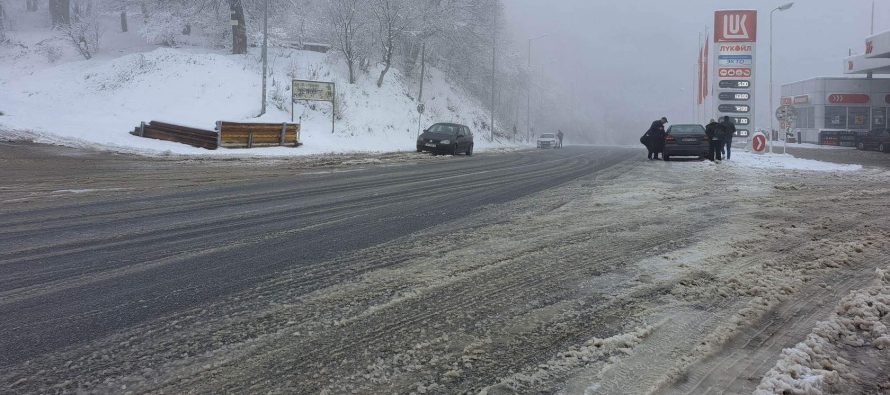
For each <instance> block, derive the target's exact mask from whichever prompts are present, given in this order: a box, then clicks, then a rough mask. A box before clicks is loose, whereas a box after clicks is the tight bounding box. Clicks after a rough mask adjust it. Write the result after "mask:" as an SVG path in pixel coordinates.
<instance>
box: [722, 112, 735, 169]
mask: <svg viewBox="0 0 890 395" xmlns="http://www.w3.org/2000/svg"><path fill="white" fill-rule="evenodd" d="M720 126H722V131H723V135H722V136H720V137H721V138H720V140H721V141H722V142H723V148H724V149H725V150H726V160H729V157H730V156H731V155H732V138H733V136H735V124H734V123H732V119H730V118H729V117H728V116H727V117H723V122H722V123H720Z"/></svg>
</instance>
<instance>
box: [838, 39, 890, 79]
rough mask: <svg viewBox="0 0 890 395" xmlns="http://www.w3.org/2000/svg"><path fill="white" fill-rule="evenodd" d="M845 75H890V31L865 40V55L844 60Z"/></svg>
mask: <svg viewBox="0 0 890 395" xmlns="http://www.w3.org/2000/svg"><path fill="white" fill-rule="evenodd" d="M844 74H890V31H886V32H883V33H879V34H875V35H873V36H871V37H868V38H866V39H865V54H864V55H854V56H850V57H848V58H846V59H845V60H844Z"/></svg>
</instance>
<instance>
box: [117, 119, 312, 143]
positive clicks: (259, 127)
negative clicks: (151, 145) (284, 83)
mask: <svg viewBox="0 0 890 395" xmlns="http://www.w3.org/2000/svg"><path fill="white" fill-rule="evenodd" d="M130 134H133V135H135V136H139V137H145V138H151V139H157V140H164V141H172V142H176V143H181V144H187V145H191V146H193V147H198V148H206V149H210V150H215V149H217V148H220V147H222V148H254V147H274V146H285V147H299V146H300V145H302V144H301V143H300V125H299V124H295V123H280V124H278V123H238V122H217V126H216V130H215V131H214V130H204V129H196V128H192V127H187V126H181V125H174V124H171V123H166V122H158V121H151V122H149V123H145V122H142V123H141V124H140V125H139V126H137V127H136V128H135V129H134V130H133V131H132V132H130Z"/></svg>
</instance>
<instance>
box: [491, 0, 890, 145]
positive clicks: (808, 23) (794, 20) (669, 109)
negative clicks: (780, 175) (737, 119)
mask: <svg viewBox="0 0 890 395" xmlns="http://www.w3.org/2000/svg"><path fill="white" fill-rule="evenodd" d="M785 2H786V1H783V0H777V1H765V0H756V1H741V0H735V1H732V0H669V1H666V0H624V1H617V0H505V3H506V13H507V16H508V21H509V23H510V26H509V28H508V29H509V30H510V31H511V32H512V37H514V39H515V42H516V45H517V46H518V47H519V48H521V49H522V54H523V56H524V55H525V54H526V53H527V50H526V49H525V48H526V45H527V39H528V38H530V37H534V36H538V35H541V34H549V36H548V37H546V38H544V39H541V40H538V41H535V43H534V48H533V50H532V53H533V63H534V66H533V69H538V70H541V69H542V68H543V70H544V72H545V73H546V75H547V78H549V79H551V80H552V81H553V82H554V83H556V84H558V85H560V86H564V87H567V89H568V87H573V88H572V90H574V91H576V92H575V93H574V94H575V95H576V96H578V97H579V99H577V100H579V101H580V103H578V104H579V105H580V106H581V108H588V109H592V108H597V109H598V110H591V111H600V110H602V111H605V113H606V114H607V117H608V118H609V119H608V120H607V127H608V128H611V129H615V126H616V124H617V125H622V126H623V125H625V124H626V127H627V128H629V130H628V131H626V132H627V133H630V134H631V135H633V136H634V139H635V138H636V137H638V136H637V135H639V134H641V133H642V131H643V130H644V129H645V128H646V127H648V123H649V122H651V121H652V120H654V119H656V118H659V117H661V116H662V115H666V116H668V118H670V120H671V122H672V123H681V122H689V121H693V120H694V119H693V95H694V94H693V93H692V91H691V90H692V89H693V88H692V84H693V81H694V74H693V73H694V72H695V63H696V59H697V56H698V48H699V42H698V41H699V34H700V33H704V31H705V28H706V27H709V28H710V30H712V31H713V26H712V25H713V18H714V17H713V13H714V11H715V10H717V9H757V10H758V11H759V12H758V47H757V55H756V57H757V81H756V100H757V103H756V104H757V120H756V127H764V128H768V127H769V118H767V117H768V114H771V113H772V111H768V106H769V96H768V91H769V12H770V10H772V9H774V8H775V7H777V6H779V5H781V4H783V3H785ZM871 6H872V1H871V0H799V1H796V2H795V4H794V7H793V8H791V9H790V10H788V11H784V12H776V14H775V19H774V24H775V44H774V54H775V55H774V56H775V58H774V76H773V77H774V80H775V92H776V96H778V95H779V91H780V86H781V84H782V83H788V82H794V81H799V80H803V79H808V78H811V77H816V76H839V75H843V59H844V58H845V57H846V56H847V54H848V50H849V49H851V48H852V49H853V51H854V53H863V52H864V47H865V38H866V37H867V36H868V35H869V31H870V27H871V26H870V23H871ZM875 14H876V18H875V32H876V33H877V32H881V31H885V30H888V29H890V2H888V1H887V0H880V1H878V2H877V6H876V13H875ZM712 48H713V44H712ZM712 54H713V51H712ZM711 79H712V80H713V70H712V74H711ZM577 91H580V92H577ZM566 92H567V93H566V97H569V96H571V95H572V93H568V91H566ZM775 103H778V100H776V101H775ZM612 132H613V133H614V132H619V133H624V132H625V131H614V130H612ZM632 140H633V139H632Z"/></svg>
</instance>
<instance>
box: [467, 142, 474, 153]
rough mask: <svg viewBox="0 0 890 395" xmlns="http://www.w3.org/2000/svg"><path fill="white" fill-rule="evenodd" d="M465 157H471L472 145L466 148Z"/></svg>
mask: <svg viewBox="0 0 890 395" xmlns="http://www.w3.org/2000/svg"><path fill="white" fill-rule="evenodd" d="M467 156H473V144H470V146H469V147H468V148H467Z"/></svg>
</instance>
